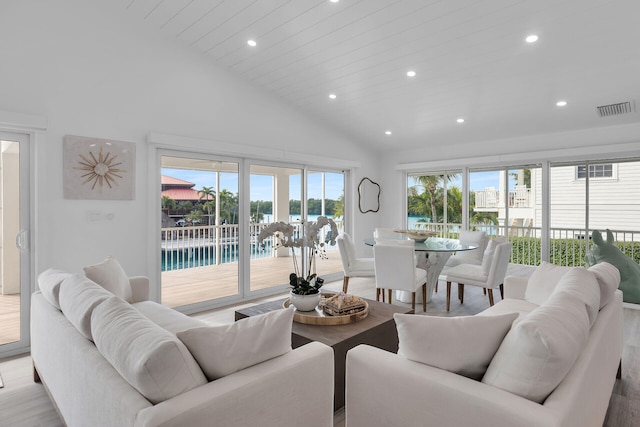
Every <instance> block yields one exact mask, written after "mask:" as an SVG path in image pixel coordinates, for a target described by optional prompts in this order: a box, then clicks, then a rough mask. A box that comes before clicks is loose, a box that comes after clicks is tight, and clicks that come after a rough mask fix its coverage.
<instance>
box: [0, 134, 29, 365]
mask: <svg viewBox="0 0 640 427" xmlns="http://www.w3.org/2000/svg"><path fill="white" fill-rule="evenodd" d="M29 178H30V174H29V137H28V136H27V135H23V134H13V133H2V132H0V357H1V356H3V355H9V354H12V353H17V352H20V351H22V350H21V349H26V348H27V346H28V345H29V333H28V318H29V295H30V293H31V289H30V283H31V276H30V273H29V272H30V268H29V266H30V245H29V242H30V237H29V225H30V219H29V218H30V212H29V206H30V204H29V195H30V185H29Z"/></svg>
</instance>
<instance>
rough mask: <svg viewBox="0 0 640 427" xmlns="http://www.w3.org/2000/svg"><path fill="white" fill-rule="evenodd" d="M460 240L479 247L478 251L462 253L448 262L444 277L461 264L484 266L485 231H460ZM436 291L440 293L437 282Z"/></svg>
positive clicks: (443, 270) (443, 272) (486, 240)
mask: <svg viewBox="0 0 640 427" xmlns="http://www.w3.org/2000/svg"><path fill="white" fill-rule="evenodd" d="M459 239H460V241H461V242H463V243H467V244H472V245H475V246H477V247H478V249H472V250H470V251H460V252H457V253H456V254H455V255H453V256H452V257H450V258H449V259H448V260H447V263H446V264H445V265H444V268H443V269H442V274H441V277H442V275H444V274H446V272H447V270H448V269H449V268H451V267H455V266H456V265H459V264H475V265H480V264H482V258H483V256H484V251H485V249H486V248H487V242H488V241H489V239H488V238H487V233H485V232H484V231H471V230H460V236H459ZM435 291H436V292H438V282H436V286H435Z"/></svg>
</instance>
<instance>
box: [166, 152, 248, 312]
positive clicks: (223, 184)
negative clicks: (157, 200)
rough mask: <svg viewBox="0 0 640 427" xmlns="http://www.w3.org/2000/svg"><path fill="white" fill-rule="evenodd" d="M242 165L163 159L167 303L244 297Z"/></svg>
mask: <svg viewBox="0 0 640 427" xmlns="http://www.w3.org/2000/svg"><path fill="white" fill-rule="evenodd" d="M238 169H239V167H238V163H235V162H227V161H221V160H217V159H211V158H206V156H202V157H197V158H196V157H194V158H189V157H178V156H162V158H161V172H162V179H161V182H162V188H161V195H160V197H161V200H162V202H161V209H162V229H161V248H160V253H161V258H162V275H161V281H162V303H163V304H164V305H167V306H169V307H182V306H187V305H191V304H197V303H202V302H204V301H213V300H217V299H221V298H226V297H232V296H236V295H238V294H239V290H238V289H239V285H238V278H239V274H238V271H239V261H238V260H239V252H238V236H239V232H238V222H239V217H238Z"/></svg>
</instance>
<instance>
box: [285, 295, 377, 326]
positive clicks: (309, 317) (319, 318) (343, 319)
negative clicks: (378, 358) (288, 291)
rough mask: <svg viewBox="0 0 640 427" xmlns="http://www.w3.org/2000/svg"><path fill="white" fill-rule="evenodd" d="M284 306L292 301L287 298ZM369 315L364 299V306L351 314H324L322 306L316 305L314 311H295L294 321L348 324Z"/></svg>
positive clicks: (314, 323) (309, 323)
mask: <svg viewBox="0 0 640 427" xmlns="http://www.w3.org/2000/svg"><path fill="white" fill-rule="evenodd" d="M333 295H334V294H322V296H323V298H331V297H332V296H333ZM282 305H283V307H284V308H287V307H289V306H290V305H291V301H290V300H289V298H287V299H286V300H285V301H284V303H283V304H282ZM368 315H369V304H367V301H366V300H364V308H363V309H362V310H361V311H359V312H357V313H351V314H345V315H343V316H330V315H328V314H324V312H323V311H322V308H321V307H319V306H318V307H316V309H315V310H314V311H298V310H296V311H295V312H294V313H293V321H294V322H298V323H304V324H307V325H346V324H348V323H354V322H357V321H358V320H362V319H364V318H365V317H367V316H368Z"/></svg>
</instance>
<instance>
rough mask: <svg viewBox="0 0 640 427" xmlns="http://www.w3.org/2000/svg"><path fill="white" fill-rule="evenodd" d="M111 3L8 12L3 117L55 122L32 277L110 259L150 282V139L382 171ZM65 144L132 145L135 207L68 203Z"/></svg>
mask: <svg viewBox="0 0 640 427" xmlns="http://www.w3.org/2000/svg"><path fill="white" fill-rule="evenodd" d="M110 3H111V2H109V1H98V0H58V1H46V0H41V1H30V0H12V1H3V2H2V6H1V11H0V58H1V61H2V66H1V67H0V82H1V83H0V110H5V111H12V112H17V113H23V114H31V115H37V116H44V117H46V118H47V121H48V127H47V130H46V132H45V133H44V138H42V140H40V141H38V144H37V146H36V147H35V148H36V162H37V164H36V169H37V170H36V175H37V176H36V187H37V197H38V200H37V204H38V223H37V224H36V232H37V233H38V239H37V243H38V247H37V248H35V249H36V252H37V260H38V261H37V265H36V270H37V271H36V274H37V273H39V272H40V271H42V270H43V269H46V268H48V267H58V268H63V269H67V270H70V271H80V269H81V267H82V266H84V265H87V264H91V263H95V262H98V261H101V260H102V259H103V258H104V257H105V256H106V255H109V254H111V255H113V256H116V257H117V258H118V259H119V260H121V262H122V264H123V267H124V268H125V270H126V271H127V272H128V273H129V274H132V275H135V274H148V272H147V271H146V269H147V257H148V256H153V254H155V253H156V252H155V249H154V248H150V247H148V246H149V245H148V243H147V242H148V240H149V239H148V235H147V234H148V230H147V227H146V224H147V215H148V207H147V203H148V196H147V195H148V192H149V191H150V190H152V189H150V188H149V184H148V170H147V152H148V145H147V143H146V138H147V135H148V134H149V133H151V132H156V133H159V134H172V135H182V136H186V137H193V138H199V139H203V140H209V141H225V143H226V144H228V143H233V144H244V145H250V146H251V145H253V146H261V147H264V146H267V147H271V148H274V149H280V150H288V151H292V152H303V153H308V154H316V155H322V156H324V157H335V158H339V159H352V160H355V161H359V162H361V164H362V167H361V168H359V169H358V170H357V171H356V176H354V177H353V180H354V182H355V183H354V184H353V185H354V186H355V185H356V184H357V182H358V181H359V180H360V178H361V177H362V176H365V175H371V174H372V173H374V171H377V169H378V168H377V167H376V166H377V164H376V162H377V159H376V157H374V156H373V155H370V154H368V153H367V152H365V151H364V150H362V149H360V147H359V145H358V144H357V142H355V141H353V140H350V139H349V138H347V137H345V136H344V135H341V134H340V133H338V132H334V131H332V130H330V129H327V128H326V127H323V126H321V125H320V124H318V123H315V122H314V121H312V120H311V119H310V118H309V117H307V116H306V115H305V114H303V113H301V112H299V111H297V110H295V109H294V108H291V107H290V106H288V105H285V104H284V103H281V102H280V101H278V100H276V99H274V98H273V97H271V96H270V95H268V94H266V93H264V92H262V91H260V90H259V89H257V88H254V87H252V86H251V85H250V84H247V83H245V82H243V81H240V80H239V79H237V78H236V77H235V76H233V75H232V74H230V73H228V72H226V71H225V70H222V69H220V68H217V67H216V66H214V65H212V64H211V63H209V62H208V60H206V59H205V58H204V57H203V56H202V55H200V54H198V53H196V52H193V53H191V52H188V51H185V49H184V48H183V47H182V46H179V45H178V42H177V41H175V40H173V39H164V40H162V39H158V37H157V34H151V33H149V30H148V29H146V28H142V27H140V25H139V24H136V23H133V22H131V21H130V20H129V19H128V18H127V17H126V16H124V15H123V14H122V12H120V11H118V10H117V8H116V7H115V6H114V5H113V4H110ZM67 134H71V135H80V136H89V137H97V138H107V139H115V140H121V141H130V142H133V143H135V144H136V168H137V173H136V198H135V200H133V201H85V200H65V199H63V195H62V188H63V183H62V164H63V160H62V139H63V136H64V135H67ZM327 166H331V165H327ZM375 173H377V172H375ZM373 178H374V179H375V176H374V177H373ZM89 211H99V212H101V213H103V214H105V216H106V214H108V213H111V214H113V219H111V220H107V219H104V220H102V221H100V222H91V223H90V222H88V220H87V214H88V212H89ZM356 212H357V210H356ZM360 216H362V214H357V217H356V220H355V224H356V227H357V228H356V230H355V233H354V234H356V235H360V234H366V233H369V232H370V231H369V228H371V227H373V225H372V219H371V216H368V217H367V216H363V217H364V220H361V218H360Z"/></svg>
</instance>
